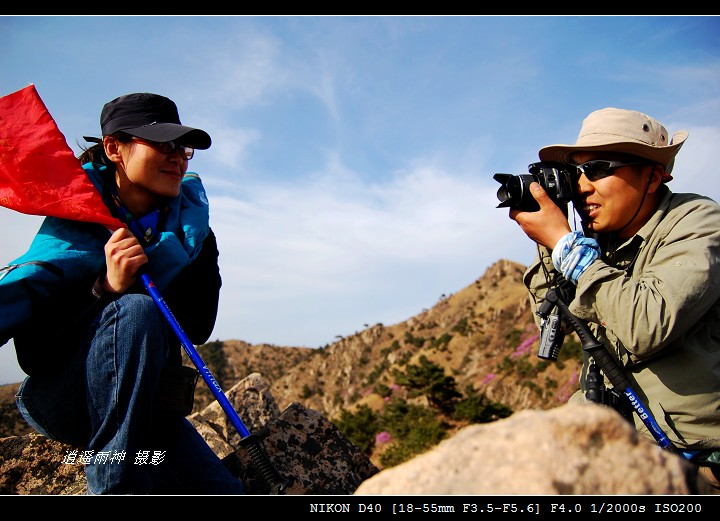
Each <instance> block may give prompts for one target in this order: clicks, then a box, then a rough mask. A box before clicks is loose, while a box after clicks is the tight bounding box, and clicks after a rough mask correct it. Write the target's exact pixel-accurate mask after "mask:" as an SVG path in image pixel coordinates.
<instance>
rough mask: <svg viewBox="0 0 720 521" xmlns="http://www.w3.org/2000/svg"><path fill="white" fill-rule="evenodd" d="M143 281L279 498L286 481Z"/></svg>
mask: <svg viewBox="0 0 720 521" xmlns="http://www.w3.org/2000/svg"><path fill="white" fill-rule="evenodd" d="M140 277H141V278H142V281H143V284H145V288H146V289H147V291H148V293H149V294H150V296H151V297H152V299H153V300H154V301H155V303H156V304H157V306H158V308H160V311H162V313H163V315H165V318H166V319H167V321H168V323H169V324H170V326H171V327H172V328H173V331H174V332H175V335H177V337H178V339H179V340H180V342H181V343H182V345H183V348H184V349H185V352H186V353H187V355H188V356H189V357H190V359H191V360H192V362H193V364H195V367H196V368H197V370H198V371H200V374H201V375H202V377H203V380H205V383H206V384H207V385H208V387H209V388H210V391H211V392H212V393H213V395H214V396H215V398H216V399H217V401H218V403H220V406H221V407H222V409H223V411H225V414H227V416H228V418H229V419H230V421H231V422H232V424H233V426H234V427H235V429H237V431H238V433H239V434H240V437H241V439H240V446H241V447H243V448H244V449H245V450H246V451H247V452H248V454H249V455H250V458H251V460H252V462H253V464H254V465H255V466H256V467H257V469H258V471H259V473H260V475H261V476H262V478H263V479H264V480H265V483H267V485H268V486H269V487H270V493H271V494H279V493H280V492H282V491H283V490H284V489H285V487H286V486H287V483H288V482H287V480H286V479H284V478H283V477H282V476H281V475H280V473H279V472H278V471H277V469H275V467H273V465H272V463H271V462H270V458H269V457H268V455H267V453H266V452H265V451H264V450H263V448H262V446H261V445H260V440H259V439H258V437H257V436H255V435H254V434H251V433H250V431H248V430H247V428H246V427H245V424H244V423H243V421H242V420H241V419H240V416H239V415H238V413H237V411H236V410H235V409H234V408H233V406H232V404H231V403H230V400H228V398H227V396H225V393H224V392H223V391H222V387H221V386H220V384H218V382H217V380H216V379H215V377H214V376H213V375H212V373H211V372H210V370H209V369H208V367H207V365H206V364H205V362H203V359H202V358H201V357H200V353H198V351H197V349H195V346H194V345H193V343H192V342H191V341H190V338H188V336H187V334H185V331H183V329H182V327H181V326H180V324H179V323H178V321H177V319H176V318H175V316H174V315H173V313H172V311H171V310H170V308H169V307H168V305H167V303H166V302H165V299H164V298H163V297H162V295H161V294H160V292H159V291H158V289H157V287H155V283H154V282H153V281H152V280H151V279H150V276H149V275H148V274H147V273H141V275H140Z"/></svg>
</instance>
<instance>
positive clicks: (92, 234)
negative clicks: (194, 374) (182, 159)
mask: <svg viewBox="0 0 720 521" xmlns="http://www.w3.org/2000/svg"><path fill="white" fill-rule="evenodd" d="M83 168H84V169H85V172H86V173H87V175H88V177H89V178H90V179H91V180H92V182H93V184H94V185H95V187H96V188H97V189H98V192H99V193H100V194H102V198H103V200H104V202H105V204H106V205H107V206H108V208H109V209H110V211H111V213H113V214H114V215H117V214H118V211H117V209H116V205H115V204H114V203H113V202H112V198H111V194H110V186H107V185H106V182H105V181H106V179H105V177H106V176H105V175H103V174H104V170H105V167H104V166H101V167H98V166H97V165H93V164H91V163H88V164H85V165H83ZM168 207H169V208H168V210H167V213H166V214H165V224H164V227H163V229H162V230H161V231H160V233H159V235H158V240H157V241H156V242H155V243H154V244H152V245H150V246H148V247H147V248H146V249H145V253H146V254H147V256H148V259H149V262H148V265H147V269H148V274H149V275H150V278H151V279H152V280H153V282H154V284H155V286H156V287H157V288H158V290H159V291H160V292H163V291H164V290H165V289H166V288H167V287H168V285H169V284H170V282H171V281H172V280H173V279H175V277H176V276H177V275H178V274H179V273H180V272H181V271H182V270H183V269H184V268H185V267H186V266H188V265H189V264H190V263H191V262H193V260H194V259H195V258H196V257H197V256H198V255H199V253H200V251H201V249H202V245H203V243H204V241H205V240H206V239H207V238H208V237H209V236H210V235H211V234H212V232H211V230H210V226H209V205H208V200H207V195H206V193H205V190H204V188H203V185H202V182H201V181H200V178H199V176H198V175H197V174H195V173H187V174H186V175H185V178H184V179H183V182H182V188H181V193H180V195H179V196H178V197H177V198H175V199H173V200H171V201H169V203H168ZM109 237H110V231H109V230H108V229H106V228H105V227H104V226H103V225H100V224H95V223H87V222H80V221H71V220H67V219H60V218H56V217H46V218H45V220H44V221H43V223H42V225H41V227H40V230H39V231H38V233H37V235H36V236H35V238H34V240H33V241H32V243H31V245H30V247H29V249H28V251H27V252H26V253H25V254H24V255H22V256H20V257H19V258H17V259H15V260H14V261H12V262H10V263H9V264H8V266H5V267H4V268H2V269H0V346H2V345H4V344H5V343H7V342H8V340H9V339H10V338H13V337H14V336H15V334H16V332H17V331H18V328H21V327H23V326H25V325H26V324H27V323H28V322H29V321H30V320H31V318H32V317H33V314H34V312H35V310H37V309H38V307H39V306H41V305H42V303H43V302H44V301H46V299H49V298H51V297H53V296H57V295H62V294H63V293H64V292H66V291H68V290H69V289H70V288H74V287H76V286H77V285H78V284H79V283H81V281H85V280H86V279H89V278H92V279H93V280H94V278H96V277H97V276H98V275H99V274H101V273H103V272H104V270H105V253H104V245H105V243H106V242H107V240H108V239H109ZM212 238H213V241H214V237H212Z"/></svg>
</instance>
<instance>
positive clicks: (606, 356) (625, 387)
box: [545, 288, 678, 454]
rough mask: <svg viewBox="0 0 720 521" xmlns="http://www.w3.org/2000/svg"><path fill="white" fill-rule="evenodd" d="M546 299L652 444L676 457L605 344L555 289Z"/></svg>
mask: <svg viewBox="0 0 720 521" xmlns="http://www.w3.org/2000/svg"><path fill="white" fill-rule="evenodd" d="M545 300H546V301H547V302H548V303H549V304H551V305H556V306H557V307H558V308H559V309H560V311H562V313H563V315H564V316H565V318H567V319H568V321H569V322H570V323H571V324H572V326H573V328H574V329H575V331H576V332H577V334H578V336H579V337H580V341H581V343H582V349H583V351H585V352H586V353H588V354H589V355H590V356H592V358H593V360H594V361H595V363H596V364H597V365H598V366H599V367H600V368H601V369H602V371H603V373H604V374H605V376H607V378H608V380H610V383H611V384H612V386H613V388H614V389H620V390H622V393H623V394H624V395H625V397H626V398H627V400H628V402H629V403H630V405H631V406H632V408H633V410H634V411H635V413H636V414H637V415H638V417H639V418H640V420H642V422H643V423H644V424H645V426H646V427H647V428H648V430H649V431H650V433H651V434H652V435H653V437H654V438H655V441H657V443H658V445H660V447H661V448H662V449H664V450H667V451H669V452H672V453H674V454H677V453H678V450H677V448H676V447H675V446H674V445H673V444H672V442H671V441H670V440H669V439H668V437H667V436H666V435H665V433H664V432H663V431H662V429H661V428H660V426H659V425H658V424H657V422H656V421H655V418H653V416H652V414H651V413H650V410H649V409H648V408H647V407H645V406H644V405H643V403H642V402H641V401H640V399H639V398H638V397H637V395H636V394H635V391H633V389H632V386H631V384H630V380H628V378H627V377H626V376H625V374H624V373H623V371H622V367H621V366H620V364H618V363H617V362H616V361H615V359H614V358H613V357H612V356H611V355H610V353H609V352H608V350H607V349H606V348H605V345H604V344H603V343H602V342H599V341H598V339H597V338H595V335H593V333H592V331H591V330H590V328H589V327H588V325H587V323H585V322H583V321H582V320H580V319H578V318H577V317H576V316H575V315H573V314H572V313H571V312H570V309H569V308H568V306H567V304H566V303H565V301H564V300H563V299H562V298H560V295H559V293H558V290H557V289H556V288H550V289H549V290H548V291H547V293H546V295H545Z"/></svg>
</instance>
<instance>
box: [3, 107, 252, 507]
mask: <svg viewBox="0 0 720 521" xmlns="http://www.w3.org/2000/svg"><path fill="white" fill-rule="evenodd" d="M100 124H101V130H102V139H95V138H86V139H87V140H88V141H90V142H94V143H95V144H94V145H93V146H91V147H90V148H89V149H87V150H85V151H83V153H82V154H81V156H80V160H81V162H82V163H83V168H84V170H85V171H86V173H87V175H88V176H89V177H90V179H91V180H92V181H93V183H94V185H95V186H96V188H97V189H98V191H99V192H100V194H101V196H102V198H103V200H104V202H105V204H106V205H107V206H108V208H109V209H110V211H111V213H112V214H113V215H115V216H116V217H117V218H118V219H119V220H120V221H122V222H123V223H125V224H127V227H121V228H119V229H117V230H115V231H114V232H112V233H110V232H109V231H108V230H107V229H106V228H105V227H103V226H102V225H99V224H92V223H83V222H78V221H70V220H64V219H58V218H55V217H48V218H46V219H45V221H44V222H43V225H42V227H41V228H40V230H39V232H38V234H37V236H36V237H35V239H34V241H33V243H32V245H31V246H30V249H29V251H28V252H27V253H26V254H25V255H23V257H21V258H20V259H18V260H17V261H15V264H20V265H22V264H23V263H24V262H27V261H30V262H31V263H32V265H33V266H34V269H35V270H36V271H38V272H41V273H42V275H39V276H38V277H44V279H43V281H42V283H41V284H37V285H33V284H32V282H33V277H32V276H28V277H26V278H25V280H24V284H25V288H26V289H27V292H28V299H30V300H31V302H32V314H31V316H30V317H29V318H27V319H25V320H23V321H22V324H21V326H20V327H18V328H15V330H14V331H12V332H11V333H12V337H13V338H14V343H15V348H16V351H17V356H18V362H19V363H20V366H21V367H22V369H23V370H24V371H25V372H26V373H27V374H28V375H29V376H28V377H27V378H26V379H25V381H24V382H23V384H22V386H21V388H20V390H19V392H18V396H17V400H16V402H17V405H18V408H19V409H20V411H21V412H22V414H23V416H24V417H25V418H26V420H27V421H28V423H30V424H31V425H32V426H33V427H34V428H35V429H36V430H37V431H38V432H40V433H42V434H45V435H46V436H48V437H50V438H53V439H56V440H58V441H61V442H64V443H70V444H73V445H75V446H77V447H79V448H82V449H84V450H83V451H82V452H81V457H82V460H83V463H85V464H86V475H87V490H88V494H182V493H189V494H243V493H244V487H243V485H242V483H241V482H240V481H238V480H237V479H236V478H234V477H233V476H232V475H231V474H230V473H229V472H228V470H227V469H226V468H225V466H224V465H223V464H222V462H221V461H220V459H219V458H218V457H217V455H216V454H215V453H214V452H213V451H212V450H211V449H210V447H209V446H208V445H207V443H206V442H205V441H204V439H203V438H202V437H201V436H200V435H199V434H198V432H197V431H196V430H195V429H194V428H193V426H192V424H190V423H189V422H188V420H187V419H186V418H185V415H186V414H189V412H190V411H191V409H192V399H193V391H194V385H195V381H196V380H197V371H195V370H194V369H190V368H187V367H182V365H181V345H180V342H179V340H178V339H177V338H176V336H175V335H174V333H173V330H172V328H171V327H170V326H169V324H168V322H167V320H166V319H165V317H164V315H163V314H162V313H161V311H160V310H159V308H158V306H157V305H156V303H155V301H154V300H153V299H152V298H151V297H150V296H148V295H147V293H146V291H145V290H144V286H143V284H142V283H141V277H140V276H141V273H142V272H143V270H146V271H147V273H148V275H149V276H150V278H151V279H152V281H153V283H154V284H155V285H156V287H157V289H158V290H159V291H160V292H161V293H162V295H163V298H164V299H165V301H166V302H167V304H168V306H169V308H170V309H171V310H172V312H173V314H174V315H175V318H176V319H177V320H178V323H179V324H180V326H181V327H182V329H183V330H184V331H185V333H186V334H187V335H188V337H189V338H190V339H191V341H192V342H193V343H194V344H201V343H204V342H206V341H207V339H208V337H209V336H210V334H211V332H212V329H213V327H214V324H215V318H216V314H217V306H218V297H219V290H220V286H221V278H220V274H219V268H218V262H217V260H218V250H217V244H216V240H215V236H214V234H213V231H212V229H211V228H210V226H209V214H208V201H207V197H206V194H205V192H204V189H203V186H202V183H201V181H200V178H199V177H198V176H197V174H194V173H187V168H188V161H189V160H190V159H192V157H193V154H194V150H195V149H202V150H205V149H208V148H209V147H210V144H211V139H210V136H209V135H208V134H207V133H206V132H204V131H202V130H199V129H195V128H191V127H186V126H183V125H182V124H181V123H180V118H179V115H178V111H177V107H176V105H175V103H174V102H173V101H172V100H170V99H168V98H166V97H164V96H160V95H157V94H151V93H135V94H128V95H125V96H120V97H119V98H116V99H114V100H112V101H110V102H109V103H107V104H106V105H105V106H104V107H103V110H102V113H101V118H100ZM38 277H35V279H37V278H38ZM188 372H190V373H191V374H189V375H188V374H187V373H188Z"/></svg>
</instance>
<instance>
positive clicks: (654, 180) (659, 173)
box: [648, 163, 667, 193]
mask: <svg viewBox="0 0 720 521" xmlns="http://www.w3.org/2000/svg"><path fill="white" fill-rule="evenodd" d="M666 175H667V174H666V173H665V167H664V166H662V165H660V164H657V163H656V164H654V165H653V167H652V170H650V180H649V182H648V193H653V192H655V191H657V189H658V188H659V187H660V185H661V184H663V179H664V178H665V176H666Z"/></svg>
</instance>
